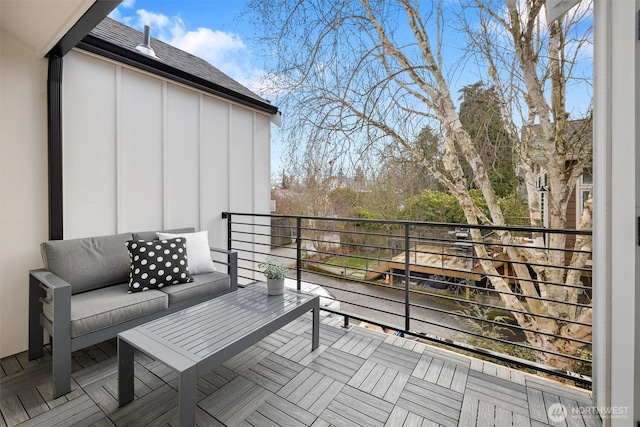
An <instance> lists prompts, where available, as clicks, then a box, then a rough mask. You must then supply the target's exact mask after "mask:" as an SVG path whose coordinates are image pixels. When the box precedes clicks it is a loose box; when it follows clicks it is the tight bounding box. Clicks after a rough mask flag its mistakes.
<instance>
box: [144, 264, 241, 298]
mask: <svg viewBox="0 0 640 427" xmlns="http://www.w3.org/2000/svg"><path fill="white" fill-rule="evenodd" d="M191 277H193V282H190V283H180V284H178V285H172V286H166V287H163V288H162V289H159V291H160V292H164V293H166V294H167V295H168V296H169V305H170V306H171V305H174V304H177V303H180V302H183V301H187V300H189V299H191V298H196V297H199V296H202V295H207V294H212V293H215V292H220V291H223V290H228V289H229V287H230V286H231V280H230V279H229V275H227V274H224V273H219V272H217V271H213V272H211V273H204V274H194V275H193V276H191ZM143 293H144V292H143Z"/></svg>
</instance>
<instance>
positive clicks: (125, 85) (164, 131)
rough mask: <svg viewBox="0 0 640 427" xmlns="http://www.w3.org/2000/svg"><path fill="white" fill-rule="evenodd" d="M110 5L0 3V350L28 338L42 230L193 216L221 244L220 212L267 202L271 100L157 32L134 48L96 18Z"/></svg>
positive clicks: (118, 28) (179, 221)
mask: <svg viewBox="0 0 640 427" xmlns="http://www.w3.org/2000/svg"><path fill="white" fill-rule="evenodd" d="M118 3H119V2H118V1H98V2H94V1H88V0H67V1H65V2H23V1H13V0H2V1H1V3H0V7H1V13H0V15H1V17H2V32H1V33H0V34H1V38H0V84H1V86H0V88H1V91H2V92H1V93H2V95H1V99H2V109H1V114H0V126H1V129H2V131H1V132H2V133H1V135H2V152H1V154H0V159H1V160H2V167H1V168H0V174H1V175H0V178H1V179H0V183H1V185H2V205H1V206H0V209H1V211H0V212H1V221H0V233H1V235H2V236H3V239H2V242H3V243H2V256H1V257H0V258H1V261H0V263H1V265H0V271H2V280H1V282H0V289H1V291H2V298H0V357H4V356H7V355H11V354H15V353H17V352H20V351H23V350H25V349H26V348H27V292H28V280H27V278H28V270H30V269H33V268H39V267H41V266H42V261H41V258H40V249H39V245H40V243H41V242H42V241H44V240H48V239H61V238H65V239H67V238H75V237H83V236H95V235H106V234H112V233H117V232H124V231H135V230H153V229H162V228H173V227H183V226H194V227H196V228H197V229H202V230H209V237H210V244H211V245H214V246H219V247H220V246H222V247H225V246H226V241H227V240H226V239H227V237H226V230H227V227H226V224H225V221H226V220H224V219H223V218H222V216H221V213H222V212H224V211H243V212H257V213H265V214H268V213H269V212H270V170H269V168H270V160H269V158H270V128H271V124H272V122H273V121H277V120H278V119H279V112H278V109H277V107H275V106H273V105H271V104H270V103H269V102H268V101H266V100H264V99H262V98H261V97H259V96H258V95H256V94H255V93H253V92H251V91H250V90H249V89H247V88H246V87H244V86H242V85H240V84H239V83H238V82H236V81H235V80H233V79H231V78H230V77H228V76H227V75H225V74H224V73H222V72H220V71H219V70H218V69H216V68H215V67H213V66H212V65H210V64H208V63H207V62H206V61H204V60H202V59H200V58H197V57H195V56H193V55H191V54H188V53H186V52H184V51H181V50H179V49H177V48H174V47H172V46H170V45H168V44H165V43H163V42H161V41H159V40H156V39H151V41H150V48H151V49H153V52H154V55H149V53H150V51H149V49H148V48H142V49H137V46H138V45H140V44H144V43H143V34H142V33H141V32H139V31H137V30H135V29H133V28H129V27H127V26H125V25H123V24H120V23H118V22H116V21H114V20H112V19H109V18H106V15H107V14H108V13H109V12H110V11H111V10H112V9H113V8H114V7H115V6H116V5H117V4H118ZM45 56H46V57H45ZM257 238H259V237H257ZM247 245H248V246H251V244H250V243H248V244H247ZM241 266H242V265H241Z"/></svg>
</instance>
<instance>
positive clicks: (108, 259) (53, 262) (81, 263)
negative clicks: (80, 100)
mask: <svg viewBox="0 0 640 427" xmlns="http://www.w3.org/2000/svg"><path fill="white" fill-rule="evenodd" d="M132 237H133V235H132V234H131V233H123V234H115V235H110V236H100V237H85V238H81V239H69V240H50V241H47V242H44V243H42V245H41V246H40V249H41V252H42V260H43V261H44V266H45V268H46V269H47V270H49V271H50V272H52V273H53V274H55V275H56V276H58V277H60V278H61V279H63V280H65V281H67V282H69V283H70V284H71V293H72V294H77V293H79V292H85V291H90V290H93V289H99V288H103V287H105V286H109V285H114V284H117V283H124V282H127V281H128V280H129V271H130V269H131V260H130V258H129V252H128V251H127V246H126V244H125V242H126V241H127V240H131V239H132Z"/></svg>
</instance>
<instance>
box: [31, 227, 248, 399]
mask: <svg viewBox="0 0 640 427" xmlns="http://www.w3.org/2000/svg"><path fill="white" fill-rule="evenodd" d="M159 233H172V234H169V235H168V236H169V237H167V236H165V235H163V234H159ZM205 233H206V232H198V233H196V232H195V229H193V228H182V229H175V230H167V231H164V232H156V231H148V232H137V233H123V234H116V235H109V236H100V237H87V238H80V239H70V240H52V241H47V242H43V243H42V245H41V251H42V258H43V261H44V266H45V268H43V269H38V270H31V271H30V272H29V359H35V358H38V357H42V355H43V339H44V334H43V330H45V329H46V330H47V331H48V333H49V336H50V338H51V347H52V353H53V361H52V365H53V394H54V397H59V396H61V395H63V394H66V393H68V392H70V391H71V353H72V352H73V351H76V350H79V349H82V348H86V347H88V346H91V345H94V344H97V343H100V342H102V341H105V340H108V339H111V338H114V337H116V336H117V334H118V333H120V332H122V331H125V330H127V329H130V328H133V327H135V326H138V325H141V324H142V323H145V322H148V321H150V320H154V319H157V318H159V317H161V316H165V315H167V314H169V313H173V312H176V311H179V310H182V309H185V308H188V307H191V306H193V305H195V304H199V303H201V302H204V301H207V300H209V299H211V298H215V297H218V296H220V295H224V294H226V293H228V292H231V291H235V290H236V289H237V286H238V277H237V268H238V258H237V253H235V252H231V251H227V250H224V249H215V248H210V247H209V245H208V238H207V237H206V234H205ZM203 234H205V237H204V238H203V236H202V235H203ZM158 235H160V236H164V237H163V239H164V240H159V239H158ZM176 236H177V237H176ZM180 237H182V238H180ZM196 237H197V239H196ZM203 239H207V240H206V243H205V244H204V245H205V246H204V254H203V248H202V241H203ZM140 241H143V242H140ZM176 242H177V243H176ZM196 242H198V243H199V244H200V246H198V247H197V249H198V251H196V250H195V249H194V247H192V246H189V245H190V244H191V245H195V244H196ZM176 244H177V246H176ZM145 245H151V246H145ZM176 247H177V249H176ZM134 248H135V250H134ZM156 248H158V249H160V250H156ZM187 249H191V250H187ZM140 251H142V252H140ZM154 251H155V252H154ZM178 251H179V252H178ZM209 251H214V252H218V253H222V254H226V255H227V262H226V263H223V264H227V267H228V268H227V271H228V273H222V272H219V271H217V270H216V271H211V270H212V269H213V270H215V267H214V265H213V262H212V258H211V253H210V252H209ZM156 252H157V253H156ZM183 252H185V253H186V255H184V258H181V256H182V253H183ZM196 253H197V254H198V256H199V257H201V258H200V259H197V262H198V263H200V264H201V265H195V263H196V261H194V260H195V259H196V258H195V256H196ZM165 254H169V255H165ZM149 255H151V256H153V258H150V257H149ZM162 257H164V259H163V258H162ZM134 260H135V261H134ZM149 260H151V261H152V262H149ZM157 260H160V261H161V262H157ZM183 261H187V265H188V269H187V270H186V271H185V269H184V266H183V265H179V264H178V263H179V262H180V263H182V264H184V262H183ZM207 262H208V264H207ZM165 263H166V266H165ZM171 263H175V264H171ZM156 264H157V265H158V266H156ZM209 264H210V266H209ZM195 267H198V268H195ZM150 269H152V270H150ZM165 270H166V271H165ZM179 270H180V271H179ZM200 270H204V271H205V272H200ZM174 271H176V272H178V271H179V272H178V273H175V274H174ZM185 272H187V273H188V275H186V276H185V274H184V273H185ZM191 272H193V273H191ZM157 274H162V276H158V275H157ZM168 274H172V275H173V277H170V278H169V279H170V280H174V279H176V281H177V280H180V281H183V282H184V281H186V280H187V279H189V278H190V279H191V281H187V282H186V283H179V284H173V283H172V282H171V283H169V282H168V283H166V286H163V285H164V283H163V285H160V284H158V283H157V280H156V279H158V278H160V277H162V280H165V279H166V278H167V275H168ZM179 275H182V276H185V278H184V280H182V279H179V278H178V276H179ZM189 276H190V277H189ZM130 278H131V280H130ZM143 279H144V280H143ZM145 280H146V284H145ZM140 283H143V286H142V287H141V286H140ZM150 283H152V284H150ZM134 286H135V287H134Z"/></svg>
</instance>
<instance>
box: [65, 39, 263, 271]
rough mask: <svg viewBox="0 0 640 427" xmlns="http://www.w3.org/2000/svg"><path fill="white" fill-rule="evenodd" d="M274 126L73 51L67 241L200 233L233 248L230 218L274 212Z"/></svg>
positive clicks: (68, 63)
mask: <svg viewBox="0 0 640 427" xmlns="http://www.w3.org/2000/svg"><path fill="white" fill-rule="evenodd" d="M270 120H271V116H270V115H268V114H265V113H261V112H257V111H254V110H251V109H250V108H248V107H244V106H241V105H239V104H233V103H230V102H229V101H226V100H223V99H221V98H217V97H214V96H212V95H209V94H206V93H204V92H200V91H197V90H195V89H192V88H190V87H187V86H184V85H181V84H177V83H174V82H172V81H170V80H166V79H163V78H160V77H157V76H155V75H152V74H149V73H146V72H142V71H140V70H137V69H135V68H131V67H128V66H124V65H122V64H119V63H117V62H114V61H111V60H107V59H104V58H102V57H99V56H96V55H93V54H90V53H87V52H84V51H82V50H73V51H71V52H70V53H69V54H68V55H66V56H65V58H64V72H63V141H64V143H63V156H64V159H63V160H64V237H65V239H68V238H74V237H82V236H92V235H102V234H111V233H116V232H125V231H136V230H153V229H164V228H176V227H187V226H193V227H195V228H196V229H200V230H208V231H209V239H210V244H211V245H212V246H217V247H226V245H227V236H226V230H227V227H226V220H224V219H222V217H221V213H222V212H223V211H243V212H257V213H269V209H270V204H269V203H270V202H269V197H270V196H269V194H270V190H269V189H270V169H269V168H270V165H269V155H270V152H269V150H270V123H271V122H270ZM248 245H249V246H253V245H252V244H248ZM252 250H254V249H253V248H252ZM243 275H246V274H243Z"/></svg>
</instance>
